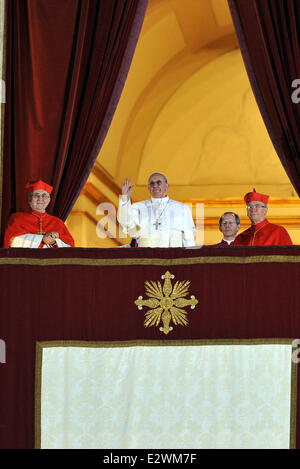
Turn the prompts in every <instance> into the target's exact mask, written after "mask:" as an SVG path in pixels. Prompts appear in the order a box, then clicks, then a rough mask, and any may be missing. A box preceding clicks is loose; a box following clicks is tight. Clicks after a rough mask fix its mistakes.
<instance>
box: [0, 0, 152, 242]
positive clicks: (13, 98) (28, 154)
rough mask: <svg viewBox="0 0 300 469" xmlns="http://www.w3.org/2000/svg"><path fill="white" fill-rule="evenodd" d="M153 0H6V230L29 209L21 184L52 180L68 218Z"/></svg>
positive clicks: (56, 203)
mask: <svg viewBox="0 0 300 469" xmlns="http://www.w3.org/2000/svg"><path fill="white" fill-rule="evenodd" d="M147 1H148V0H84V1H82V0H51V1H49V0H9V1H8V2H7V57H6V83H7V87H6V91H7V98H6V102H7V103H6V115H5V136H4V161H3V203H2V234H3V231H4V229H5V226H6V223H7V219H8V216H9V215H10V213H12V212H15V211H19V210H26V209H28V206H27V200H26V195H25V191H24V186H25V184H26V182H27V181H28V180H34V179H39V178H41V179H43V180H45V181H46V182H47V183H49V184H51V185H53V186H54V190H53V197H52V201H51V205H50V206H49V210H48V211H49V212H50V213H52V214H54V215H56V216H58V217H60V218H62V219H66V217H67V215H68V213H69V211H70V210H71V208H72V206H73V204H74V203H75V201H76V199H77V197H78V195H79V193H80V191H81V189H82V187H83V185H84V183H85V181H86V179H87V177H88V175H89V173H90V171H91V169H92V167H93V164H94V162H95V159H96V157H97V155H98V153H99V150H100V148H101V145H102V143H103V140H104V138H105V135H106V132H107V130H108V128H109V125H110V122H111V119H112V117H113V114H114V111H115V108H116V106H117V103H118V99H119V97H120V94H121V91H122V88H123V85H124V82H125V79H126V76H127V73H128V70H129V67H130V62H131V59H132V56H133V53H134V49H135V46H136V43H137V39H138V35H139V32H140V29H141V26H142V22H143V18H144V14H145V11H146V7H147Z"/></svg>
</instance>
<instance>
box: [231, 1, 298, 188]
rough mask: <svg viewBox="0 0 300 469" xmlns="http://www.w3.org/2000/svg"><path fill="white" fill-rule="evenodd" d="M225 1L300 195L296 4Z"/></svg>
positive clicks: (279, 151) (272, 134)
mask: <svg viewBox="0 0 300 469" xmlns="http://www.w3.org/2000/svg"><path fill="white" fill-rule="evenodd" d="M228 4H229V7H230V9H231V14H232V18H233V22H234V25H235V29H236V32H237V36H238V40H239V44H240V47H241V52H242V55H243V59H244V62H245V66H246V69H247V72H248V76H249V80H250V82H251V86H252V89H253V92H254V95H255V97H256V100H257V104H258V106H259V109H260V112H261V114H262V117H263V119H264V122H265V125H266V127H267V130H268V132H269V135H270V138H271V140H272V143H273V145H274V148H275V150H276V152H277V154H278V156H279V158H280V161H281V163H282V165H283V167H284V168H285V170H286V173H287V175H288V176H289V178H290V181H291V183H292V184H293V186H294V188H295V190H296V191H297V193H298V194H299V195H300V133H299V127H300V102H299V101H300V100H299V96H300V81H299V83H298V85H297V82H294V80H297V79H298V80H299V79H300V53H299V52H300V45H299V44H300V3H299V1H298V0H274V1H273V0H272V1H270V0H228ZM293 83H294V85H293ZM295 86H296V87H295ZM297 88H298V90H299V91H297ZM298 103H299V104H298Z"/></svg>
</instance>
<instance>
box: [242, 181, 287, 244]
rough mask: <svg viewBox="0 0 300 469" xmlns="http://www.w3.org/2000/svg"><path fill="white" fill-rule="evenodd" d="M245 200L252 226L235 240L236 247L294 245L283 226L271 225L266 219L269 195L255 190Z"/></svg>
mask: <svg viewBox="0 0 300 469" xmlns="http://www.w3.org/2000/svg"><path fill="white" fill-rule="evenodd" d="M244 200H245V202H246V205H247V215H248V217H249V218H250V220H251V226H250V228H248V229H247V230H245V231H243V232H242V233H241V234H239V235H238V236H237V237H236V238H235V241H234V243H233V245H234V246H280V245H281V246H289V245H292V244H293V243H292V240H291V238H290V236H289V234H288V232H287V230H286V229H285V228H284V227H283V226H279V225H275V224H273V223H269V222H268V220H267V219H266V214H267V211H268V205H267V204H268V200H269V196H268V195H265V194H259V193H258V192H256V190H255V189H253V191H252V192H248V194H246V195H245V197H244Z"/></svg>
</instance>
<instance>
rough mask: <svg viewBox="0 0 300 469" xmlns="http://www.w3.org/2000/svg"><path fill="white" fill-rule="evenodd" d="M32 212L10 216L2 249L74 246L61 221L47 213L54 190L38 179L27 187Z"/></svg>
mask: <svg viewBox="0 0 300 469" xmlns="http://www.w3.org/2000/svg"><path fill="white" fill-rule="evenodd" d="M26 189H27V193H28V203H29V206H30V208H31V212H17V213H14V214H13V215H11V216H10V218H9V221H8V226H7V229H6V232H5V236H4V245H3V247H5V248H9V247H28V248H54V247H74V239H73V237H72V235H71V234H70V232H69V230H68V229H67V227H66V225H65V224H64V222H63V221H62V220H60V219H59V218H57V217H54V216H53V215H48V213H46V208H47V207H48V205H49V203H50V200H51V198H50V194H51V192H52V189H53V187H52V186H49V185H48V184H46V183H45V182H44V181H42V180H39V181H36V182H28V183H27V184H26Z"/></svg>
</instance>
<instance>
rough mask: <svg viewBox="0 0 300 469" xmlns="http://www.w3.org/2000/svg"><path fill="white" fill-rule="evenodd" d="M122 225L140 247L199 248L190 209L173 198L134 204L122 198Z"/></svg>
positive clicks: (119, 213) (120, 214) (124, 230)
mask: <svg viewBox="0 0 300 469" xmlns="http://www.w3.org/2000/svg"><path fill="white" fill-rule="evenodd" d="M118 221H119V223H120V225H121V226H122V229H123V232H124V233H125V234H128V235H129V236H131V237H132V238H136V239H137V242H138V247H153V248H154V247H164V248H166V247H190V246H194V245H195V238H194V235H195V232H196V229H195V224H194V221H193V217H192V213H191V211H190V209H189V207H188V206H187V205H185V204H183V203H181V202H177V201H175V200H170V199H169V197H163V198H162V199H159V198H152V199H150V200H144V201H142V202H136V203H135V204H131V201H130V199H129V198H127V197H126V196H120V201H119V210H118Z"/></svg>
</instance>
